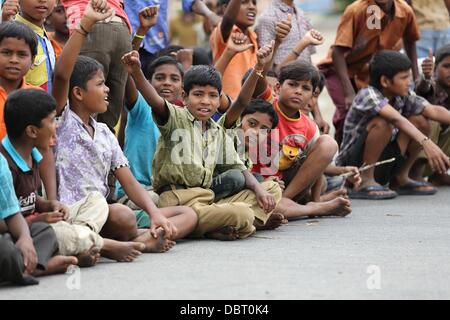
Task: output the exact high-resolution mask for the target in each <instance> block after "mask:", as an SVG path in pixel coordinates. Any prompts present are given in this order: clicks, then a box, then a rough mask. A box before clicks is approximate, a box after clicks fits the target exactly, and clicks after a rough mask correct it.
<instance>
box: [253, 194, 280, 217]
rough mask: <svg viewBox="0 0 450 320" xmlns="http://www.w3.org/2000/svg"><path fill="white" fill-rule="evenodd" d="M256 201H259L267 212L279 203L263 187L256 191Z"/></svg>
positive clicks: (260, 205)
mask: <svg viewBox="0 0 450 320" xmlns="http://www.w3.org/2000/svg"><path fill="white" fill-rule="evenodd" d="M256 201H257V202H258V205H259V207H260V208H261V209H263V210H264V211H265V212H266V213H269V212H271V211H273V210H274V209H275V207H276V205H277V204H276V202H275V198H274V197H273V196H272V195H271V194H270V193H268V192H267V191H266V190H264V189H262V188H260V190H258V191H257V192H256Z"/></svg>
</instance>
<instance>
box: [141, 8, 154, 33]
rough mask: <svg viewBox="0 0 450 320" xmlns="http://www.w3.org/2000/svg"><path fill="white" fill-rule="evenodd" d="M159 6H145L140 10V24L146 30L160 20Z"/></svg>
mask: <svg viewBox="0 0 450 320" xmlns="http://www.w3.org/2000/svg"><path fill="white" fill-rule="evenodd" d="M158 10H159V5H158V6H149V7H145V8H144V9H142V10H141V11H139V24H140V26H141V27H142V28H143V29H144V30H147V31H148V30H149V29H150V28H151V27H153V26H154V25H155V24H156V22H157V20H158Z"/></svg>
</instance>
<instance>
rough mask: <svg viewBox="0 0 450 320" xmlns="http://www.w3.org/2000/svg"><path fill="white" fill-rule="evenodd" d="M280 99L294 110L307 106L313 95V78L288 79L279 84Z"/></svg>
mask: <svg viewBox="0 0 450 320" xmlns="http://www.w3.org/2000/svg"><path fill="white" fill-rule="evenodd" d="M278 87H279V90H278V91H279V97H278V99H279V101H280V102H281V103H282V104H283V106H284V107H285V108H287V109H290V110H292V111H298V110H302V109H304V108H306V107H307V106H308V103H309V102H310V100H311V98H312V96H313V86H312V83H311V80H291V79H287V80H285V81H284V82H283V84H281V85H280V84H279V85H278Z"/></svg>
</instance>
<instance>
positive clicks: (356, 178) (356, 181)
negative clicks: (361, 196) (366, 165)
mask: <svg viewBox="0 0 450 320" xmlns="http://www.w3.org/2000/svg"><path fill="white" fill-rule="evenodd" d="M348 172H352V173H354V175H353V176H350V177H348V178H347V181H348V182H349V183H350V184H352V185H353V188H356V189H357V188H358V187H359V186H360V185H361V182H362V179H361V175H360V173H359V169H358V167H352V166H346V167H344V168H343V170H342V173H348Z"/></svg>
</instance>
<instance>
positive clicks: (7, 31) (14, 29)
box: [0, 21, 38, 57]
mask: <svg viewBox="0 0 450 320" xmlns="http://www.w3.org/2000/svg"><path fill="white" fill-rule="evenodd" d="M5 38H16V39H19V40H23V41H25V43H26V44H27V45H28V46H29V47H30V52H31V56H32V57H34V56H36V55H37V48H38V41H37V38H36V34H35V33H34V31H33V30H31V28H30V27H28V26H27V25H25V24H23V23H20V22H17V21H8V22H3V23H2V24H0V42H2V41H3V39H5Z"/></svg>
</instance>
